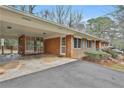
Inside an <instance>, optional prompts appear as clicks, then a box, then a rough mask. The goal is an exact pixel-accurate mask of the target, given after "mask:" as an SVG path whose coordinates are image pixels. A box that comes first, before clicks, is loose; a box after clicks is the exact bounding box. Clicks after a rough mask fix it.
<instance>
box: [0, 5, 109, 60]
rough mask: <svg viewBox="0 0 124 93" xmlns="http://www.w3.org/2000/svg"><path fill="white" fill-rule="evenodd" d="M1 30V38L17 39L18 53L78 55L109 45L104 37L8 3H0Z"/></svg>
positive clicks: (72, 56) (77, 56)
mask: <svg viewBox="0 0 124 93" xmlns="http://www.w3.org/2000/svg"><path fill="white" fill-rule="evenodd" d="M0 30H1V31H0V34H1V38H16V39H18V53H19V54H20V55H27V54H41V53H45V54H54V55H62V56H66V57H71V58H80V57H82V56H83V55H84V51H87V50H90V49H101V48H106V47H107V46H108V45H109V43H108V42H107V41H105V40H104V39H101V38H98V37H95V36H92V35H89V34H86V33H84V32H79V31H76V30H74V29H71V28H67V27H65V26H62V25H59V24H57V23H54V22H50V21H48V20H44V19H41V18H39V17H36V16H34V15H31V14H28V13H24V12H21V11H17V10H15V9H12V8H10V7H7V6H0Z"/></svg>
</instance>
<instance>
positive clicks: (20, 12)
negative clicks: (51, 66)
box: [0, 6, 108, 42]
mask: <svg viewBox="0 0 124 93" xmlns="http://www.w3.org/2000/svg"><path fill="white" fill-rule="evenodd" d="M0 7H1V8H4V9H7V10H9V11H12V12H15V13H18V14H23V15H24V16H29V17H31V18H34V19H36V20H39V21H44V22H47V23H49V24H51V25H54V26H57V27H61V28H64V29H67V30H69V31H71V32H74V33H76V34H80V35H81V34H82V35H86V36H89V37H92V38H95V39H97V40H100V41H103V42H108V41H106V40H105V39H102V38H98V37H96V36H93V35H90V34H88V33H85V32H80V31H78V30H75V29H73V28H69V27H67V26H64V25H60V24H58V23H56V22H53V21H50V20H46V19H43V18H41V17H38V16H35V15H33V14H29V13H26V12H23V11H20V10H17V9H15V8H12V7H9V6H0Z"/></svg>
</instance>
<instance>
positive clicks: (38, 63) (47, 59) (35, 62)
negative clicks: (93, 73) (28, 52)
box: [0, 55, 77, 82]
mask: <svg viewBox="0 0 124 93" xmlns="http://www.w3.org/2000/svg"><path fill="white" fill-rule="evenodd" d="M76 60H77V59H70V58H66V57H57V56H51V55H50V56H48V55H45V56H44V55H42V57H39V56H35V58H34V56H27V57H24V58H21V59H18V60H13V62H19V65H18V66H17V67H15V68H14V69H9V70H7V71H6V72H5V74H2V75H0V82H2V81H5V80H8V79H13V78H17V77H20V76H23V75H27V74H31V73H34V72H38V71H42V70H46V69H49V68H52V67H56V66H59V65H63V64H67V63H70V62H74V61H76ZM10 65H11V64H10Z"/></svg>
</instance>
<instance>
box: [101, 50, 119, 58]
mask: <svg viewBox="0 0 124 93" xmlns="http://www.w3.org/2000/svg"><path fill="white" fill-rule="evenodd" d="M103 51H104V52H106V53H109V54H111V55H112V57H113V58H116V57H118V53H117V52H115V51H113V50H112V49H106V50H103Z"/></svg>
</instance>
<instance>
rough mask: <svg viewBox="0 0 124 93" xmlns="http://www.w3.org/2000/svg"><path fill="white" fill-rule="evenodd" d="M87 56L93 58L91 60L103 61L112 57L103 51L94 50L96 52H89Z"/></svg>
mask: <svg viewBox="0 0 124 93" xmlns="http://www.w3.org/2000/svg"><path fill="white" fill-rule="evenodd" d="M85 54H86V55H87V56H88V57H89V58H91V59H96V60H102V59H107V58H108V57H110V56H111V55H110V54H108V53H106V52H103V51H98V50H94V51H87V52H85Z"/></svg>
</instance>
